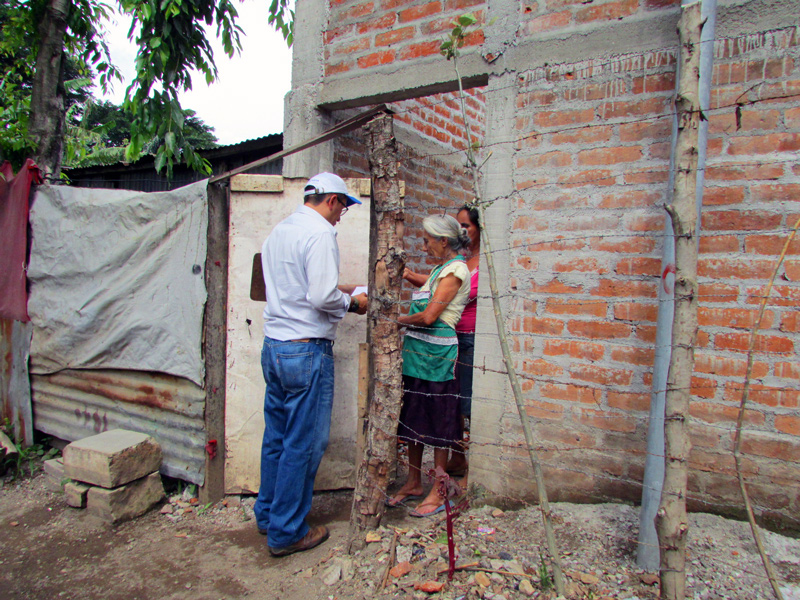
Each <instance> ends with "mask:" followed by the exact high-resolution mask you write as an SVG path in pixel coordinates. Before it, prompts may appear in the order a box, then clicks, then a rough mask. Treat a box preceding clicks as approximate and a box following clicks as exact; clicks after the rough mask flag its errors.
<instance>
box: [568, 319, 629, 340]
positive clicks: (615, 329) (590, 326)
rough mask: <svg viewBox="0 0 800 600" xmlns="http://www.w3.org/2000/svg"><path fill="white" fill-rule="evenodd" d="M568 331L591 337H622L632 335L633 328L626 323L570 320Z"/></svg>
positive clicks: (579, 335)
mask: <svg viewBox="0 0 800 600" xmlns="http://www.w3.org/2000/svg"><path fill="white" fill-rule="evenodd" d="M567 331H569V332H570V333H571V334H572V335H576V336H578V337H585V338H589V339H621V338H627V337H630V335H631V332H632V329H631V326H630V325H627V324H625V323H608V322H606V321H569V322H568V323H567Z"/></svg>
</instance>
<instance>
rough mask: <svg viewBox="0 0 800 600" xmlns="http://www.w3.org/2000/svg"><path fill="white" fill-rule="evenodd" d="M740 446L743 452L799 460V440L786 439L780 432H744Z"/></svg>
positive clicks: (791, 460)
mask: <svg viewBox="0 0 800 600" xmlns="http://www.w3.org/2000/svg"><path fill="white" fill-rule="evenodd" d="M741 448H742V452H744V453H745V454H754V455H756V456H764V457H766V458H776V459H780V460H783V461H790V462H795V463H796V462H800V441H797V440H786V439H784V438H783V437H781V434H769V433H756V432H752V431H750V432H745V433H744V435H743V437H742V446H741Z"/></svg>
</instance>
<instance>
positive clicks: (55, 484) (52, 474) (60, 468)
mask: <svg viewBox="0 0 800 600" xmlns="http://www.w3.org/2000/svg"><path fill="white" fill-rule="evenodd" d="M44 474H45V477H46V481H47V488H48V489H49V490H50V491H51V492H63V491H64V483H65V482H66V480H67V476H66V475H65V474H64V460H63V459H62V458H61V457H60V456H59V457H58V458H51V459H50V460H46V461H44Z"/></svg>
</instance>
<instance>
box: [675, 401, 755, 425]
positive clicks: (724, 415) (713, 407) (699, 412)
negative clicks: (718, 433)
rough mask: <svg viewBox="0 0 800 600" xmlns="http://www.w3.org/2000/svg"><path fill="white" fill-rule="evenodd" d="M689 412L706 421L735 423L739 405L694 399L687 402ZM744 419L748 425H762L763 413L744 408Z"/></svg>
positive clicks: (694, 416)
mask: <svg viewBox="0 0 800 600" xmlns="http://www.w3.org/2000/svg"><path fill="white" fill-rule="evenodd" d="M689 414H690V415H691V416H692V417H693V418H695V419H699V420H701V421H705V422H706V423H736V421H737V419H738V418H739V407H738V406H726V405H723V404H716V403H713V402H699V401H697V400H695V401H693V402H691V403H690V404H689ZM744 420H745V422H746V423H748V424H750V425H763V424H764V413H761V412H758V411H755V410H745V413H744Z"/></svg>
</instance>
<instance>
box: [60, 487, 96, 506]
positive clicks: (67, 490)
mask: <svg viewBox="0 0 800 600" xmlns="http://www.w3.org/2000/svg"><path fill="white" fill-rule="evenodd" d="M90 487H91V486H88V485H86V484H85V483H79V482H77V481H68V482H67V483H65V484H64V499H65V500H66V501H67V506H71V507H72V508H86V496H87V495H88V493H89V488H90Z"/></svg>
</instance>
